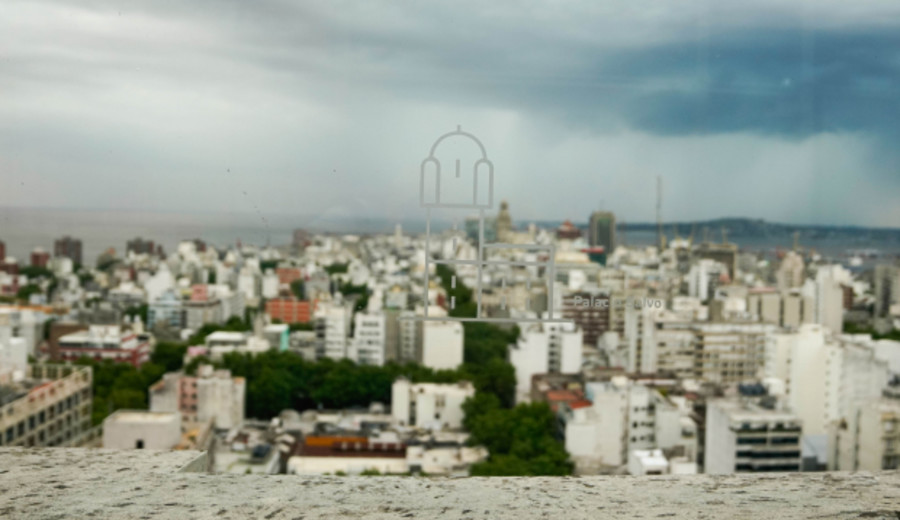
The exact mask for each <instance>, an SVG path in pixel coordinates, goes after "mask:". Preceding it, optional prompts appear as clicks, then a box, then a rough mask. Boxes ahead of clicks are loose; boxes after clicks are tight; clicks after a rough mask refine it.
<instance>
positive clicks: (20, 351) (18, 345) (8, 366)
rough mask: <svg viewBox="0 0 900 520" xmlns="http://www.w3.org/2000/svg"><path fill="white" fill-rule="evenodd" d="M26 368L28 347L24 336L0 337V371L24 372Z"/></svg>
mask: <svg viewBox="0 0 900 520" xmlns="http://www.w3.org/2000/svg"><path fill="white" fill-rule="evenodd" d="M27 370H28V348H27V347H26V345H25V338H8V339H5V340H4V339H2V338H0V372H12V373H16V372H18V373H21V374H25V372H26V371H27Z"/></svg>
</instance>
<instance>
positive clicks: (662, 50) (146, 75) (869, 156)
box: [0, 1, 900, 227]
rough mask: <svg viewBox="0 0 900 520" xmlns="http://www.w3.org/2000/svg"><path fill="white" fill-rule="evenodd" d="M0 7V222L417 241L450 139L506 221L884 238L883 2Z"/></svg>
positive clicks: (887, 200) (891, 177)
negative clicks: (45, 210)
mask: <svg viewBox="0 0 900 520" xmlns="http://www.w3.org/2000/svg"><path fill="white" fill-rule="evenodd" d="M8 9H9V12H10V14H11V16H9V17H5V19H4V20H3V21H0V29H2V30H0V33H2V34H3V35H4V37H0V41H2V42H3V43H4V48H6V49H7V50H6V51H5V52H4V58H3V59H2V60H0V72H2V77H3V80H0V86H2V87H3V88H4V91H5V93H6V95H5V96H4V101H3V102H0V143H3V144H0V157H2V159H0V184H2V186H3V188H4V189H3V190H2V193H0V207H48V206H49V207H55V208H59V207H68V208H80V209H90V208H99V209H118V210H121V209H134V210H140V211H169V212H172V211H175V212H178V211H187V212H189V211H209V212H219V211H225V212H232V211H237V212H243V213H248V214H253V213H259V214H262V215H264V216H265V215H268V214H280V213H292V212H301V211H302V212H303V213H305V214H310V215H323V216H326V217H327V216H329V215H349V216H354V217H367V216H381V217H384V218H387V219H394V220H402V219H407V218H415V217H416V216H417V215H418V211H417V208H416V207H415V204H414V201H415V198H416V189H415V182H416V174H417V171H418V163H419V161H420V160H421V157H422V153H423V150H426V149H427V147H428V145H429V144H430V141H431V139H432V136H433V135H437V134H440V133H442V132H445V131H447V130H449V129H452V128H455V127H456V125H462V126H463V127H464V128H467V129H470V130H472V131H474V132H476V133H477V134H478V135H479V136H480V137H481V138H482V139H483V140H484V142H485V145H486V146H487V147H488V149H489V150H490V153H491V158H492V160H493V161H494V163H495V165H496V171H497V194H498V198H499V199H507V200H510V201H513V204H514V205H513V211H514V214H515V216H516V217H518V218H520V219H522V220H555V219H559V220H563V219H566V218H573V217H578V218H579V219H580V218H581V215H587V214H589V213H590V211H593V210H595V209H603V210H609V211H614V212H615V213H616V214H617V216H618V218H620V219H621V220H624V221H626V222H628V221H630V222H638V221H640V222H649V221H652V220H653V215H654V211H655V202H656V195H655V182H656V178H657V176H662V177H663V181H664V192H665V204H664V206H663V219H664V220H665V221H667V222H669V221H692V220H706V219H711V218H718V217H723V216H743V217H747V218H763V219H765V220H767V221H773V222H790V223H804V224H815V223H820V224H829V225H861V226H880V227H881V226H883V227H896V226H897V225H898V223H900V204H898V202H900V195H898V194H900V189H898V188H900V176H897V175H896V172H897V168H898V165H900V154H898V152H897V151H896V150H895V149H894V147H893V146H892V143H893V142H895V141H896V138H897V125H896V121H897V116H898V109H897V108H896V103H895V102H894V100H895V98H896V87H895V85H896V82H897V79H898V77H900V68H898V67H897V66H896V65H892V63H893V62H892V61H891V59H890V56H891V52H893V51H892V49H894V48H895V47H896V45H895V44H896V41H897V38H898V37H897V34H900V31H897V25H898V22H897V20H900V16H898V14H900V7H898V6H897V5H896V4H895V3H891V2H881V1H873V2H867V3H866V9H855V8H853V7H852V6H849V5H847V4H844V3H841V2H827V3H824V4H823V3H817V4H816V6H814V7H813V6H803V5H785V4H782V3H776V2H771V3H769V2H758V3H754V4H753V5H733V6H729V8H728V9H724V8H723V9H721V10H720V9H718V8H713V7H712V6H708V5H702V4H695V3H685V4H683V5H681V4H679V5H671V6H666V7H659V6H655V7H653V8H649V7H648V6H646V5H637V4H635V5H633V6H620V5H616V4H611V3H600V4H595V3H572V4H568V5H567V6H566V8H564V9H558V10H553V11H548V10H544V9H543V8H541V7H538V6H531V7H527V6H526V7H522V6H519V5H518V4H516V5H513V4H495V5H492V6H484V5H481V4H478V3H473V4H471V5H457V6H455V7H454V8H452V9H451V8H449V7H438V6H421V7H419V8H418V9H415V10H399V9H397V8H395V7H393V6H390V5H385V4H372V5H368V6H352V5H347V6H343V7H337V6H334V5H332V4H309V3H307V4H299V5H295V6H292V5H287V4H282V3H280V2H267V3H263V4H260V5H257V6H254V9H252V10H250V9H243V8H238V7H235V6H230V5H224V6H223V5H221V4H218V3H209V4H202V3H201V4H194V5H192V6H190V7H185V6H175V5H150V4H144V5H140V4H139V5H136V6H130V7H127V8H124V9H120V8H109V9H106V8H101V7H99V6H96V5H95V6H75V5H74V4H68V3H65V2H53V1H49V2H40V3H34V2H28V3H24V2H22V3H20V2H14V3H12V4H10V6H8ZM238 20H240V21H241V23H240V24H239V23H238ZM538 194H539V196H538Z"/></svg>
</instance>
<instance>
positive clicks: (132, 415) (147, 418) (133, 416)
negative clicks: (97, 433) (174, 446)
mask: <svg viewBox="0 0 900 520" xmlns="http://www.w3.org/2000/svg"><path fill="white" fill-rule="evenodd" d="M173 418H175V419H177V418H178V414H177V413H175V412H148V411H146V410H117V411H116V412H114V413H113V414H112V415H110V416H109V417H107V418H106V421H108V422H127V423H167V422H169V421H171V420H173Z"/></svg>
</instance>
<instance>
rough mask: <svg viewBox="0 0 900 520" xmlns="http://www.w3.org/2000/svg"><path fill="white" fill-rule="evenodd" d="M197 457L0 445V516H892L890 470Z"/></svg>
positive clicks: (897, 510) (899, 480) (897, 478)
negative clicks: (273, 468) (288, 466)
mask: <svg viewBox="0 0 900 520" xmlns="http://www.w3.org/2000/svg"><path fill="white" fill-rule="evenodd" d="M197 455H198V454H197V452H146V451H110V450H79V449H61V448H59V449H36V450H27V449H6V450H0V518H4V519H5V518H48V519H49V518H54V519H63V518H66V519H68V518H88V517H90V518H140V519H156V518H178V519H181V518H191V519H195V518H216V519H228V518H232V519H243V518H254V519H255V518H264V519H296V518H303V519H315V518H374V519H387V518H400V519H405V518H420V519H431V518H454V519H466V518H468V519H473V520H475V519H495V518H509V519H516V520H523V519H530V518H541V519H548V518H555V519H565V520H570V519H580V518H585V519H588V518H590V519H597V518H622V519H627V518H665V519H680V518H685V519H687V518H690V519H694V518H708V519H719V518H725V519H729V520H732V519H743V518H747V519H753V520H770V519H782V518H785V519H794V518H810V519H812V518H815V519H839V518H865V519H882V518H883V519H887V518H890V519H893V520H896V519H897V518H900V473H898V472H891V473H880V474H877V475H872V474H864V473H860V474H848V473H805V474H802V473H801V474H790V475H788V474H783V475H761V476H758V475H741V476H736V475H735V476H705V475H697V476H684V477H677V476H661V477H581V478H575V477H567V478H545V477H534V478H462V479H444V478H413V477H320V478H304V477H298V476H288V475H282V476H251V475H209V474H203V473H185V472H182V471H181V470H182V469H183V468H185V467H186V466H189V465H190V464H192V463H195V462H194V461H196V460H197ZM195 464H197V463H195ZM201 465H202V464H201Z"/></svg>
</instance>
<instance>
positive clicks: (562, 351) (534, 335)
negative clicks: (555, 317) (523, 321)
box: [509, 323, 583, 403]
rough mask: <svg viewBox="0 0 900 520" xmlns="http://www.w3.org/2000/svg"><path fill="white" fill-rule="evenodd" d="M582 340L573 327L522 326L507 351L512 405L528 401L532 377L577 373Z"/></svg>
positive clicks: (553, 324) (568, 325)
mask: <svg viewBox="0 0 900 520" xmlns="http://www.w3.org/2000/svg"><path fill="white" fill-rule="evenodd" d="M582 340H583V334H582V331H581V329H579V328H577V326H576V325H575V324H574V323H534V324H528V325H524V326H523V328H522V329H521V333H520V335H519V339H518V341H517V342H516V344H515V345H510V347H509V362H510V364H512V366H513V368H515V370H516V402H517V403H521V402H527V401H528V400H529V396H530V394H531V378H532V376H534V375H535V374H548V373H561V374H575V373H578V372H580V371H581V364H582Z"/></svg>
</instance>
